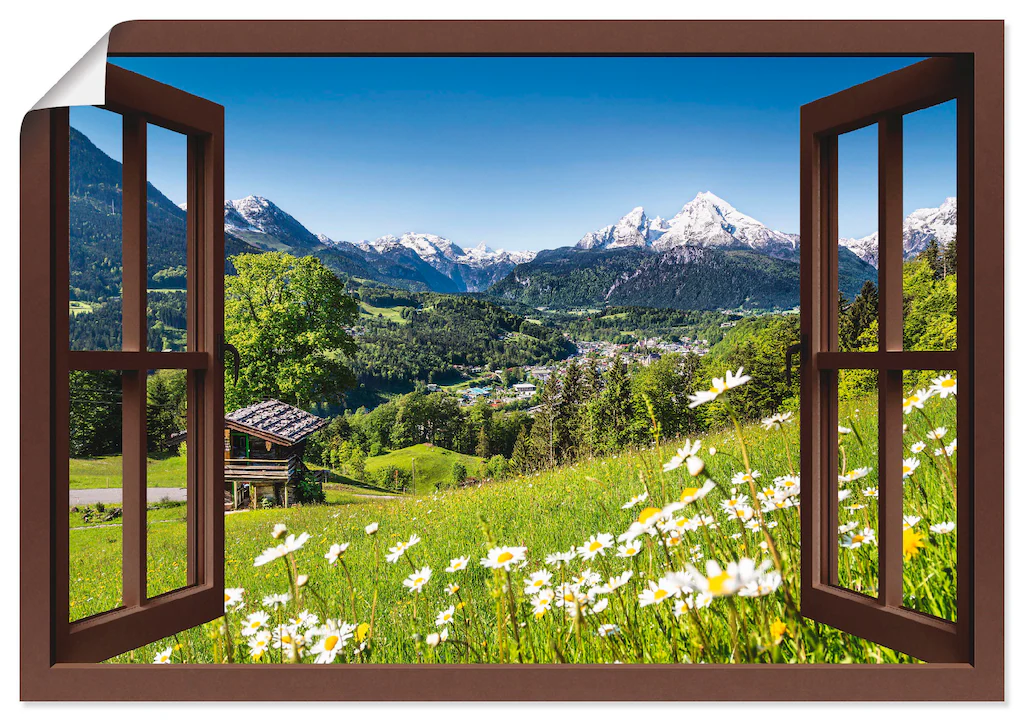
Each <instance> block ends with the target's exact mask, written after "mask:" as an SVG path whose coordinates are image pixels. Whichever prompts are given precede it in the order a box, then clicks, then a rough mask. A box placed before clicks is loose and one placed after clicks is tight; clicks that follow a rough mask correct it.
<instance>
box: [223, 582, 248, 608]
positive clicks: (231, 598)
mask: <svg viewBox="0 0 1024 721" xmlns="http://www.w3.org/2000/svg"><path fill="white" fill-rule="evenodd" d="M243 593H245V589H244V588H225V589H224V611H225V612H226V611H227V610H228V609H229V608H233V607H235V606H237V605H238V604H240V603H241V602H242V594H243Z"/></svg>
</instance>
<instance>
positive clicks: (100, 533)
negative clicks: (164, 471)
mask: <svg viewBox="0 0 1024 721" xmlns="http://www.w3.org/2000/svg"><path fill="white" fill-rule="evenodd" d="M68 401H69V408H70V410H69V418H68V421H69V425H68V428H69V430H70V433H69V444H68V450H69V456H70V460H69V467H68V472H69V477H70V491H69V497H68V508H69V514H70V515H69V519H68V525H69V527H70V529H71V530H70V533H69V537H70V540H69V548H68V551H69V555H70V569H71V575H70V578H69V582H70V583H69V594H68V595H69V598H68V604H69V606H70V614H69V620H71V621H77V620H79V619H82V618H86V617H88V616H93V615H95V614H97V613H102V612H104V611H110V610H112V609H114V608H118V607H119V606H120V605H121V375H120V373H117V372H115V371H72V372H71V373H70V374H69V375H68Z"/></svg>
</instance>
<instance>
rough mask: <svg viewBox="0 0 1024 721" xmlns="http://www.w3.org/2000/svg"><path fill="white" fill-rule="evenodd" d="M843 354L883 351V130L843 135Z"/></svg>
mask: <svg viewBox="0 0 1024 721" xmlns="http://www.w3.org/2000/svg"><path fill="white" fill-rule="evenodd" d="M838 194H839V248H838V253H837V258H838V260H837V262H838V265H839V268H838V272H839V298H838V299H837V303H838V305H839V350H841V351H869V350H877V349H878V286H877V282H878V126H877V125H869V126H868V127H866V128H861V129H859V130H854V131H852V132H849V133H845V134H843V135H840V136H839V191H838Z"/></svg>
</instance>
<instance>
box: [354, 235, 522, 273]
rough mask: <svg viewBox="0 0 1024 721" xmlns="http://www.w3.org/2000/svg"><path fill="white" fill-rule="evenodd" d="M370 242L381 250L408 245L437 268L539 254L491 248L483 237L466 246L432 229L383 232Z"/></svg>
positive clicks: (513, 261) (518, 259)
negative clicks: (393, 233)
mask: <svg viewBox="0 0 1024 721" xmlns="http://www.w3.org/2000/svg"><path fill="white" fill-rule="evenodd" d="M368 245H369V246H370V247H372V248H373V249H374V250H376V251H377V252H378V253H387V252H389V251H393V250H396V249H398V248H406V249H408V250H411V251H412V252H414V253H415V254H416V255H417V256H419V258H420V259H421V260H424V261H426V262H427V263H429V264H430V265H432V266H434V267H435V268H436V267H439V266H443V265H446V264H447V263H461V264H463V265H469V266H473V267H475V268H486V267H490V266H492V265H496V264H498V263H509V264H512V265H518V264H520V263H528V262H529V261H531V260H533V258H534V257H535V256H536V253H534V252H533V251H517V252H508V251H505V250H502V249H500V248H499V249H498V250H491V249H490V248H488V247H487V243H486V242H483V241H482V242H480V243H478V244H477V245H476V246H474V247H470V248H469V249H468V250H463V249H462V248H461V247H459V246H458V245H456V244H455V243H453V242H452V241H450V240H448V239H447V238H444V237H441V236H439V235H432V234H430V233H403V234H402V236H401V237H395V236H394V235H383V236H381V237H380V238H377V239H376V240H374V241H372V242H370V243H369V244H368Z"/></svg>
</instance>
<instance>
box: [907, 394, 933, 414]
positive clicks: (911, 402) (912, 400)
mask: <svg viewBox="0 0 1024 721" xmlns="http://www.w3.org/2000/svg"><path fill="white" fill-rule="evenodd" d="M933 394H934V391H932V390H931V389H929V390H916V391H914V392H913V393H911V394H910V396H908V397H907V398H904V399H903V412H904V413H905V414H907V415H910V413H911V412H913V410H914V409H915V408H920V409H923V408H924V404H925V401H927V400H928V399H929V398H931V397H932V395H933Z"/></svg>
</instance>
